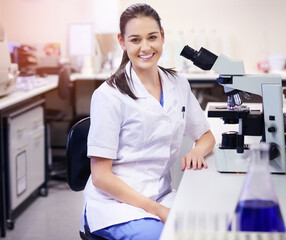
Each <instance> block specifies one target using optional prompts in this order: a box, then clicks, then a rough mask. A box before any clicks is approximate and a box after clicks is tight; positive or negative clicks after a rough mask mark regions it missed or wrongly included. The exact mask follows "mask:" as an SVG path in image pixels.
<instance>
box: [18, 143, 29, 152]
mask: <svg viewBox="0 0 286 240" xmlns="http://www.w3.org/2000/svg"><path fill="white" fill-rule="evenodd" d="M25 148H27V144H23V145H21V146H19V147H17V150H18V151H21V150H24V149H25Z"/></svg>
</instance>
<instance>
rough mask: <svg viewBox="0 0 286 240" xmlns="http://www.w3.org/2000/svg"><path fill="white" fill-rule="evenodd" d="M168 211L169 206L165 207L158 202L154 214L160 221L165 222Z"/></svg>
mask: <svg viewBox="0 0 286 240" xmlns="http://www.w3.org/2000/svg"><path fill="white" fill-rule="evenodd" d="M169 212H170V208H167V207H165V206H163V205H161V204H158V209H157V214H156V215H157V216H158V217H159V218H160V219H161V221H162V222H163V223H165V222H166V220H167V218H168V215H169Z"/></svg>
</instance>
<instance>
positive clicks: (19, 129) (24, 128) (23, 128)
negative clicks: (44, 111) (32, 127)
mask: <svg viewBox="0 0 286 240" xmlns="http://www.w3.org/2000/svg"><path fill="white" fill-rule="evenodd" d="M25 130H27V127H22V128H18V129H17V132H18V133H21V132H24V131H25Z"/></svg>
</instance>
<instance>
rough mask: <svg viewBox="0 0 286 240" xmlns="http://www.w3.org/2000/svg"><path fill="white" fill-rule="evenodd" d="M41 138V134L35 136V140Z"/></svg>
mask: <svg viewBox="0 0 286 240" xmlns="http://www.w3.org/2000/svg"><path fill="white" fill-rule="evenodd" d="M41 138H43V134H39V135H38V136H35V140H38V139H41Z"/></svg>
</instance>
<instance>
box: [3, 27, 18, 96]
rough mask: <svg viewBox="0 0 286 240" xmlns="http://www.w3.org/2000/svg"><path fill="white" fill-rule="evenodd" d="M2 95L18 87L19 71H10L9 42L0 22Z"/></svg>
mask: <svg viewBox="0 0 286 240" xmlns="http://www.w3.org/2000/svg"><path fill="white" fill-rule="evenodd" d="M0 56H1V57H0V97H2V96H5V95H7V94H9V93H11V92H12V91H14V90H15V89H16V79H17V72H16V73H15V74H14V73H12V72H11V71H10V66H11V57H10V52H9V47H8V43H7V41H6V38H5V34H4V28H3V26H2V25H1V23H0Z"/></svg>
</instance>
